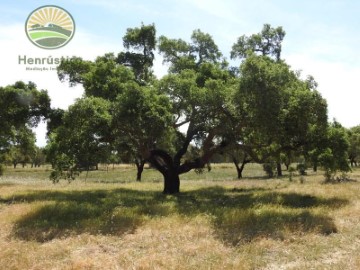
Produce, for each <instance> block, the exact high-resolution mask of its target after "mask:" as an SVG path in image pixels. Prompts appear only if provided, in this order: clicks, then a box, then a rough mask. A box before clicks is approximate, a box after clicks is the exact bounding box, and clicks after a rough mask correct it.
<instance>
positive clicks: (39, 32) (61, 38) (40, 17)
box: [25, 6, 75, 49]
mask: <svg viewBox="0 0 360 270" xmlns="http://www.w3.org/2000/svg"><path fill="white" fill-rule="evenodd" d="M25 32H26V35H27V37H28V38H29V40H30V41H31V42H32V43H33V44H35V45H36V46H38V47H40V48H43V49H57V48H60V47H62V46H65V45H66V44H68V43H69V42H70V40H71V39H72V37H73V36H74V33H75V21H74V19H73V17H72V16H71V14H70V13H69V12H67V11H66V10H65V9H63V8H61V7H58V6H42V7H39V8H37V9H35V10H34V11H33V12H31V13H30V15H29V17H28V18H27V20H26V23H25Z"/></svg>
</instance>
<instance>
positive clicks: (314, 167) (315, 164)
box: [313, 162, 317, 172]
mask: <svg viewBox="0 0 360 270" xmlns="http://www.w3.org/2000/svg"><path fill="white" fill-rule="evenodd" d="M313 171H314V172H317V163H316V162H314V164H313Z"/></svg>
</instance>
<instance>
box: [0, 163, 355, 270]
mask: <svg viewBox="0 0 360 270" xmlns="http://www.w3.org/2000/svg"><path fill="white" fill-rule="evenodd" d="M213 170H215V172H213V173H214V174H215V175H216V176H218V175H221V171H222V170H223V171H224V170H225V172H224V174H226V175H230V173H232V172H233V171H232V170H233V169H232V168H231V167H229V168H226V167H224V166H222V167H218V168H216V167H215V168H213ZM217 170H218V171H217ZM226 170H228V171H226ZM230 170H231V171H230ZM248 175H251V172H248ZM36 177H37V174H34V175H33V176H31V174H27V175H26V178H25V180H24V178H23V177H18V178H17V177H16V174H12V175H10V177H8V178H7V176H5V177H3V178H1V180H0V247H1V251H0V269H69V270H70V269H180V270H181V269H184V270H185V269H197V270H200V269H342V270H344V269H360V255H359V254H358V251H359V250H360V172H359V171H355V172H353V173H352V174H351V178H352V179H354V180H357V181H354V182H347V183H340V184H326V185H324V184H322V180H323V176H322V175H321V174H320V173H319V174H310V175H309V176H307V177H306V179H305V183H304V184H300V183H299V177H295V178H294V181H293V182H289V181H288V180H287V178H283V179H272V180H264V179H262V180H258V179H253V178H248V179H244V180H240V181H238V180H224V181H221V180H219V178H216V179H217V180H210V179H208V178H209V177H211V175H203V179H202V180H201V179H200V180H196V179H199V178H201V176H197V175H194V179H191V175H189V176H188V179H190V180H185V181H182V184H181V185H182V186H181V188H182V192H183V193H182V194H181V195H179V196H163V195H161V194H160V191H161V188H162V184H161V182H159V181H154V182H152V181H151V180H149V181H145V182H143V183H135V182H131V181H127V182H122V183H110V184H109V183H97V182H91V181H90V182H89V181H88V182H86V183H85V182H84V181H83V180H77V181H75V182H72V183H70V184H68V183H67V182H61V183H60V184H58V185H53V184H52V183H51V182H49V181H44V180H37V178H36ZM99 177H101V175H96V179H98V178H99ZM151 177H153V176H151ZM89 179H91V177H90V178H89ZM132 198H133V199H132ZM87 199H88V200H89V202H88V204H84V205H85V206H89V208H85V210H86V211H89V213H88V214H89V216H85V217H81V218H80V217H77V216H75V217H74V216H71V217H69V215H70V214H71V213H72V212H56V210H57V209H56V207H61V206H62V205H64V204H65V203H73V202H76V204H79V205H81V207H85V206H84V205H83V203H82V202H81V200H87ZM91 200H93V202H92V201H91ZM114 203H115V204H114ZM76 204H70V205H72V206H74V205H75V206H76ZM113 204H114V205H113ZM223 204H224V205H223ZM53 206H54V207H53ZM94 207H99V208H96V209H95V210H96V211H95V210H94V209H93V208H94ZM101 207H103V208H101ZM44 209H45V210H46V209H50V210H49V211H54V212H53V215H54V217H55V218H61V217H62V216H61V215H63V214H64V218H68V219H69V222H79V223H81V222H83V224H85V225H84V226H83V227H76V226H75V225H74V226H73V225H71V226H70V225H69V226H67V225H66V224H65V225H63V226H64V228H57V229H58V230H59V233H58V234H54V236H53V237H50V238H47V237H43V238H42V237H41V233H44V234H46V233H49V232H48V231H49V230H55V229H56V228H55V227H54V226H56V224H57V223H56V222H58V221H59V220H57V219H56V220H55V221H54V222H55V223H51V222H52V221H51V220H50V217H51V213H46V212H44V211H45V210H44ZM79 209H80V210H81V209H83V208H79ZM103 209H105V210H104V211H110V212H111V213H110V214H109V215H107V214H104V215H103V214H102V213H101V215H100V216H101V217H100V218H99V219H97V216H96V215H97V213H98V212H97V211H99V210H101V211H102V210H103ZM93 210H94V211H95V212H94V213H95V216H92V212H91V211H93ZM59 211H60V210H59ZM62 211H64V209H62ZM129 211H132V212H133V213H130V212H129ZM59 213H60V214H59ZM48 214H49V215H48ZM76 214H79V213H78V212H75V215H76ZM111 215H113V216H114V217H115V218H117V219H116V220H117V222H118V223H115V225H108V223H107V218H108V217H110V216H111ZM116 215H118V216H116ZM123 217H125V218H126V219H124V220H123V219H121V218H123ZM41 219H49V220H48V221H47V222H50V225H49V224H47V223H44V224H43V223H42V222H44V220H41ZM297 219H299V220H297ZM301 219H306V220H301ZM224 220H225V221H224ZM23 221H27V222H28V224H29V226H30V227H27V226H26V225H24V224H23V223H22V222H23ZM259 221H264V222H268V223H269V224H257V223H256V222H259ZM129 222H130V223H129ZM251 222H254V223H251ZM39 224H40V225H41V226H43V227H41V226H40V225H39ZM74 224H75V223H74ZM104 224H105V225H106V226H105V225H104ZM37 226H40V227H37ZM59 226H60V225H59ZM86 226H88V227H86ZM104 226H105V227H104ZM107 226H110V227H111V226H115V228H116V227H121V226H125V228H123V229H121V228H118V230H114V227H111V228H108V227H107ZM241 226H248V227H247V228H246V229H244V228H240V227H241ZM294 226H299V227H295V228H294ZM307 226H308V227H307ZM324 226H325V227H326V226H328V227H329V228H330V231H329V232H328V233H327V231H326V230H325V231H323V229H324ZM333 227H334V228H335V229H336V233H335V232H332V231H331V230H332V229H334V228H333ZM19 228H20V229H21V230H22V232H23V234H19V233H18V230H19ZM38 228H44V231H43V232H39V231H36V230H35V231H31V230H33V229H37V230H39V229H38ZM94 228H95V229H99V230H98V231H96V230H95V229H94ZM325 229H326V228H325ZM101 230H102V231H101ZM32 233H33V234H34V235H32ZM24 234H25V236H24ZM27 237H28V238H27ZM32 237H34V238H32ZM236 237H238V239H235V238H236ZM233 239H235V240H233ZM232 240H233V241H232Z"/></svg>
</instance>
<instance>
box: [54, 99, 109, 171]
mask: <svg viewBox="0 0 360 270" xmlns="http://www.w3.org/2000/svg"><path fill="white" fill-rule="evenodd" d="M109 108H110V104H109V102H108V101H106V100H104V99H102V98H96V97H88V98H82V99H78V100H77V101H76V102H75V103H74V104H73V105H72V106H70V107H69V109H68V111H66V112H65V114H64V116H63V125H61V126H59V127H58V128H57V129H56V130H55V132H54V135H52V136H51V140H52V141H51V142H50V145H51V146H50V147H49V148H48V153H52V155H53V158H55V161H53V162H52V163H54V165H55V169H57V170H59V171H60V173H59V174H58V175H59V176H61V170H62V168H61V166H60V165H59V164H62V163H63V160H64V159H63V158H61V159H60V160H59V162H57V157H58V156H62V157H67V159H68V160H69V161H72V164H70V167H71V168H73V169H76V170H80V171H81V170H86V171H88V170H90V168H92V167H96V168H97V165H98V163H100V162H101V161H103V160H105V159H106V158H107V156H108V155H110V145H109V142H108V138H109V134H110V123H111V115H110V113H109ZM67 166H69V164H67V165H66V167H67Z"/></svg>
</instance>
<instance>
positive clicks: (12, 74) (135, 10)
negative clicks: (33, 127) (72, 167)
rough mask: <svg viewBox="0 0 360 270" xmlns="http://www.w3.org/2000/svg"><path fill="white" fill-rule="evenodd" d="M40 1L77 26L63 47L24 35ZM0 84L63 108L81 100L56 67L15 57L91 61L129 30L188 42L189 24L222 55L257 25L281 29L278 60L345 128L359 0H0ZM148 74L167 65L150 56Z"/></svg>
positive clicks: (350, 113)
mask: <svg viewBox="0 0 360 270" xmlns="http://www.w3.org/2000/svg"><path fill="white" fill-rule="evenodd" d="M43 5H57V6H60V7H62V8H64V9H66V10H67V11H69V12H70V13H71V14H72V16H73V18H74V20H75V23H76V32H75V35H74V38H73V39H72V40H71V42H70V43H69V44H67V45H66V46H65V47H62V48H60V49H56V50H44V49H41V48H38V47H36V46H34V45H33V44H32V43H30V41H29V40H28V39H27V37H26V35H25V30H24V27H25V21H26V19H27V17H28V15H29V14H30V13H31V12H32V11H33V10H34V9H36V8H38V7H40V6H43ZM0 11H1V14H2V15H1V16H0V48H1V50H0V74H1V75H0V85H1V86H5V85H8V84H13V83H14V82H15V81H18V80H24V81H33V82H35V83H36V84H37V85H38V87H39V88H41V89H47V90H48V92H49V95H50V97H51V99H52V107H60V108H64V109H66V108H67V107H68V106H69V105H70V104H72V103H73V102H74V99H75V98H78V97H81V95H82V93H83V90H82V88H81V87H75V88H69V87H68V85H67V84H64V83H61V82H59V80H58V78H57V75H56V72H55V71H27V70H26V65H24V64H19V63H18V62H19V61H18V58H19V56H21V57H23V56H27V57H33V58H35V57H49V56H51V57H61V56H65V57H66V56H73V55H76V56H81V57H83V58H85V59H89V60H93V59H95V57H96V56H98V55H103V54H104V53H107V52H115V53H118V52H119V51H121V50H122V37H123V35H124V34H125V32H126V29H127V28H129V27H138V26H140V24H141V22H143V23H144V24H151V23H155V26H156V29H157V35H158V36H160V35H165V36H168V37H170V38H182V39H184V40H189V39H190V36H191V33H192V31H193V30H194V29H200V30H202V31H203V32H207V33H209V34H210V35H212V37H213V38H214V40H215V42H216V43H217V45H218V46H219V48H220V50H221V51H222V53H223V54H224V55H225V56H226V57H227V58H229V53H230V50H231V46H232V45H233V44H234V43H235V42H236V40H237V38H238V37H239V36H241V35H244V34H246V35H250V34H253V33H258V32H259V31H260V30H261V28H262V26H263V24H265V23H269V24H271V25H272V26H273V27H277V26H282V27H283V28H284V30H285V31H286V36H285V39H284V42H283V52H282V58H283V59H285V61H286V62H287V63H288V64H289V65H290V66H291V67H292V69H294V70H302V74H303V75H304V76H306V75H313V76H314V77H315V79H316V81H317V82H318V83H319V88H318V90H319V91H320V92H321V94H322V96H323V97H324V98H326V100H327V101H328V110H329V120H331V119H332V118H336V120H337V121H339V122H340V123H342V124H343V125H344V126H346V127H352V126H356V125H359V124H360V106H359V101H360V88H359V83H358V81H359V78H360V57H359V53H358V48H359V47H358V46H359V44H360V18H359V14H360V1H356V0H302V1H293V0H251V1H249V0H247V1H243V0H222V1H215V0H147V1H146V0H136V1H135V0H134V1H130V0H71V1H69V0H64V1H56V0H55V1H52V2H48V1H28V0H16V1H11V0H9V1H4V0H2V1H1V3H0ZM154 70H155V74H157V75H158V76H159V77H161V76H162V75H163V74H165V73H166V70H167V67H165V66H163V65H162V62H161V59H160V58H159V57H157V61H156V63H155V67H154ZM37 134H38V142H37V143H38V145H44V144H45V137H44V134H45V126H44V125H40V127H39V128H38V129H37Z"/></svg>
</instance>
